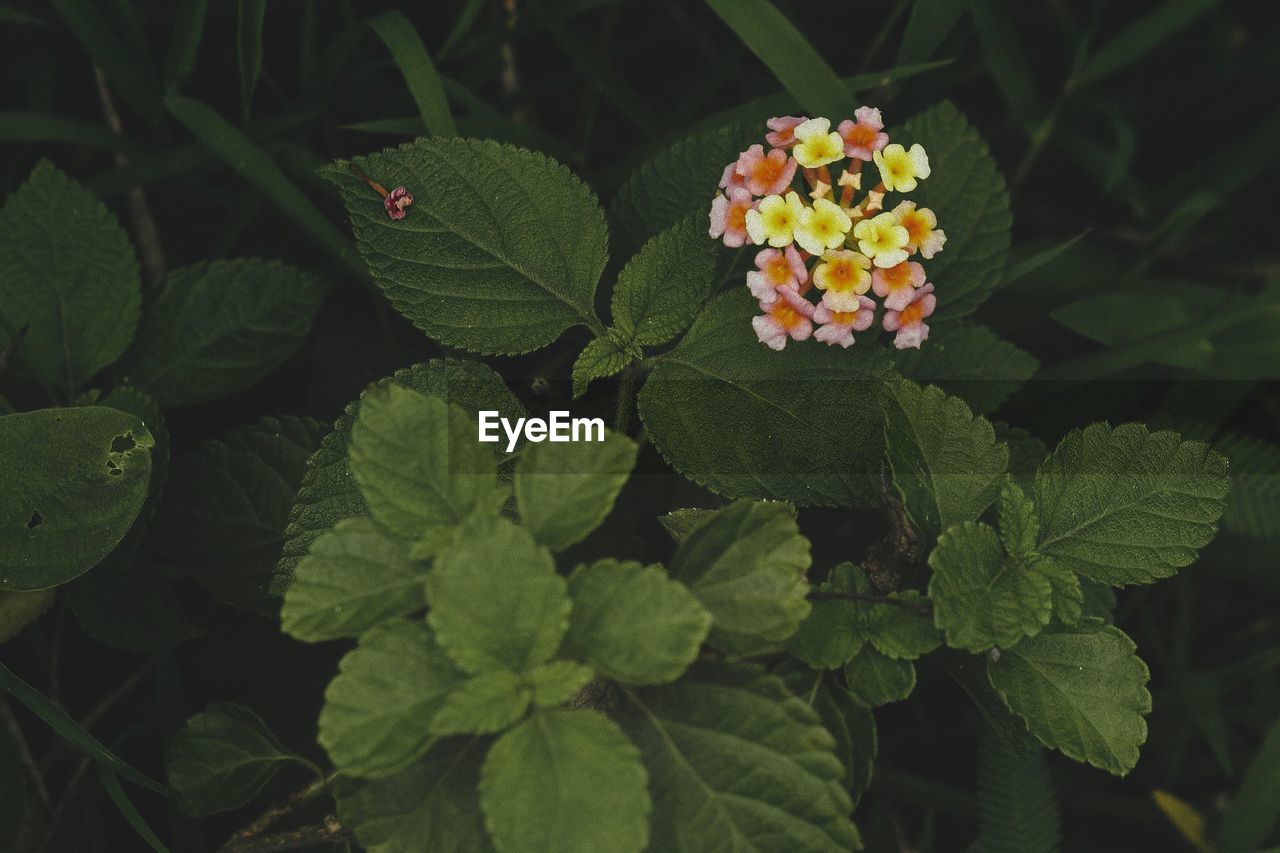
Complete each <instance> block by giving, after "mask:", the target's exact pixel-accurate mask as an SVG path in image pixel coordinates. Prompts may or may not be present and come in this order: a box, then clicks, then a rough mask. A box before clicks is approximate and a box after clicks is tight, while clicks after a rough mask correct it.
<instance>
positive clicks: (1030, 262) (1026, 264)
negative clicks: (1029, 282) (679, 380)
mask: <svg viewBox="0 0 1280 853" xmlns="http://www.w3.org/2000/svg"><path fill="white" fill-rule="evenodd" d="M1088 233H1089V229H1088V228H1086V229H1085V230H1083V231H1081V232H1080V233H1079V234H1077V235H1076V236H1074V237H1072V238H1070V239H1067V240H1063V241H1062V242H1061V243H1058V244H1056V245H1053V246H1050V247H1049V248H1047V249H1045V250H1043V251H1041V252H1037V253H1036V254H1034V255H1032V256H1031V257H1029V258H1023V259H1021V260H1019V261H1018V262H1016V263H1012V264H1010V265H1009V266H1008V268H1007V269H1006V270H1005V272H1004V279H1003V280H1001V282H1000V284H999V285H998V286H999V287H1004V286H1006V285H1009V284H1013V283H1014V282H1015V281H1020V280H1021V279H1024V278H1026V277H1027V276H1029V275H1031V273H1033V272H1035V271H1036V270H1038V269H1040V268H1041V267H1043V266H1045V265H1046V264H1049V263H1052V262H1053V261H1054V260H1056V259H1057V258H1058V256H1059V255H1061V254H1062V253H1063V252H1066V251H1067V250H1068V249H1070V248H1071V247H1072V246H1074V245H1075V244H1076V243H1079V242H1080V241H1081V240H1083V239H1084V238H1085V235H1086V234H1088Z"/></svg>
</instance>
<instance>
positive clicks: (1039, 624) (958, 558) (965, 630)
mask: <svg viewBox="0 0 1280 853" xmlns="http://www.w3.org/2000/svg"><path fill="white" fill-rule="evenodd" d="M929 566H930V568H932V569H933V577H932V578H931V579H930V580H929V598H930V599H932V600H933V620H934V623H935V624H936V625H937V626H938V627H939V628H941V629H942V630H944V631H945V632H946V634H947V645H949V646H951V647H953V648H957V649H965V650H967V651H971V652H983V651H986V650H987V649H989V648H992V647H993V646H994V647H997V648H1007V647H1009V646H1012V645H1014V644H1016V643H1017V642H1018V640H1020V639H1022V638H1023V637H1029V636H1033V635H1035V634H1037V633H1039V631H1040V629H1041V628H1043V627H1044V626H1045V625H1047V624H1049V615H1050V613H1051V612H1052V609H1053V587H1052V586H1051V585H1050V583H1049V579H1048V578H1047V577H1045V576H1044V575H1043V574H1040V573H1039V572H1034V571H1032V570H1031V569H1030V567H1029V566H1027V564H1026V562H1025V561H1022V560H1015V559H1011V558H1008V557H1007V556H1006V555H1005V553H1004V549H1003V548H1002V547H1000V540H999V538H997V536H996V532H995V531H994V530H992V529H991V528H990V527H988V526H987V525H985V524H981V523H978V524H975V523H974V522H966V523H965V524H958V525H955V526H954V527H950V528H948V529H947V531H946V532H945V533H943V534H942V536H940V537H939V538H938V547H937V548H935V549H934V550H933V553H932V554H930V555H929Z"/></svg>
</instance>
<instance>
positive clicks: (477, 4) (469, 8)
mask: <svg viewBox="0 0 1280 853" xmlns="http://www.w3.org/2000/svg"><path fill="white" fill-rule="evenodd" d="M483 8H484V0H467V4H466V5H465V6H463V7H462V11H461V12H459V13H458V20H456V21H454V22H453V29H451V30H449V35H448V36H446V37H445V40H444V44H443V45H441V46H440V58H441V59H444V58H445V57H447V56H448V55H449V52H450V51H452V50H453V49H454V48H455V47H457V45H458V42H460V41H462V39H464V38H466V35H467V33H469V32H471V27H472V25H473V24H475V22H476V18H478V17H479V16H480V10H481V9H483Z"/></svg>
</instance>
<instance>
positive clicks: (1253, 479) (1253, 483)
mask: <svg viewBox="0 0 1280 853" xmlns="http://www.w3.org/2000/svg"><path fill="white" fill-rule="evenodd" d="M1213 447H1214V450H1216V451H1218V452H1219V453H1221V454H1222V455H1224V456H1226V457H1227V459H1228V460H1230V462H1231V491H1229V492H1228V493H1227V508H1226V511H1225V512H1223V514H1222V526H1223V527H1225V528H1227V529H1228V530H1231V531H1233V532H1236V533H1244V534H1246V535H1249V536H1260V537H1264V538H1268V539H1277V538H1280V447H1277V446H1276V445H1274V444H1269V443H1267V442H1263V441H1259V440H1257V439H1255V438H1250V437H1248V436H1245V435H1241V434H1239V433H1228V434H1227V435H1225V436H1223V437H1222V438H1221V439H1219V440H1218V441H1217V442H1215V443H1214V446H1213Z"/></svg>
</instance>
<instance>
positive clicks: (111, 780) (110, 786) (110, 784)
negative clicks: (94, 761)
mask: <svg viewBox="0 0 1280 853" xmlns="http://www.w3.org/2000/svg"><path fill="white" fill-rule="evenodd" d="M97 772H98V781H99V782H101V783H102V788H103V790H104V791H106V793H107V798H108V799H110V800H111V803H112V805H114V806H115V807H116V810H117V811H119V812H120V815H121V816H122V817H123V818H124V819H125V820H126V821H127V822H128V824H129V826H131V827H133V830H134V832H136V833H138V835H139V836H141V838H142V840H143V841H145V842H147V846H148V847H150V848H151V849H152V850H154V851H156V853H169V848H168V847H165V846H164V842H162V841H161V840H160V838H159V836H157V835H156V834H155V831H154V830H152V828H151V827H150V826H148V825H147V822H146V820H144V819H143V817H142V815H141V814H140V813H139V812H138V809H137V807H136V806H134V804H133V801H132V800H130V799H129V795H128V794H126V793H125V790H124V786H123V785H121V784H120V778H119V777H118V776H116V774H114V773H112V772H111V771H110V770H108V769H107V768H106V767H104V766H103V765H101V764H99V765H98V767H97Z"/></svg>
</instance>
